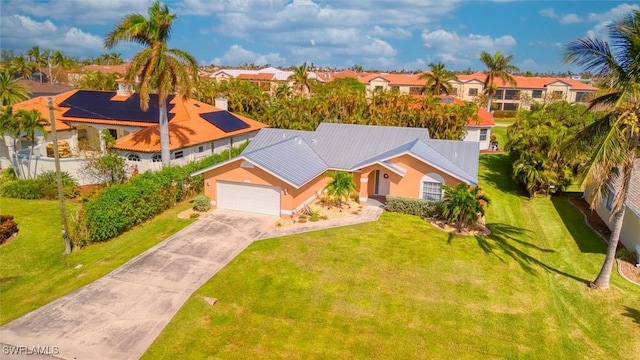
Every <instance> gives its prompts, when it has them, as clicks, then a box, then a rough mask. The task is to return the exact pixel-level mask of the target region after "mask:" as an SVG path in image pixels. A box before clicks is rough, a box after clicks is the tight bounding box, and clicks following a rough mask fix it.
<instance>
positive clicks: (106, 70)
mask: <svg viewBox="0 0 640 360" xmlns="http://www.w3.org/2000/svg"><path fill="white" fill-rule="evenodd" d="M127 66H129V64H128V63H124V64H120V65H85V66H83V67H82V70H84V71H85V72H94V71H95V72H100V73H103V74H124V73H126V72H127Z"/></svg>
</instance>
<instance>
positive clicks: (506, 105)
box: [502, 103, 518, 111]
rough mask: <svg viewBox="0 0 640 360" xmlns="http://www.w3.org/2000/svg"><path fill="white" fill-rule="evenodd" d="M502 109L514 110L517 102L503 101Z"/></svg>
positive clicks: (516, 108)
mask: <svg viewBox="0 0 640 360" xmlns="http://www.w3.org/2000/svg"><path fill="white" fill-rule="evenodd" d="M502 110H507V111H515V110H518V103H504V104H503V106H502Z"/></svg>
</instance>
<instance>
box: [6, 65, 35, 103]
mask: <svg viewBox="0 0 640 360" xmlns="http://www.w3.org/2000/svg"><path fill="white" fill-rule="evenodd" d="M30 94H31V91H30V90H29V88H28V87H27V85H25V84H22V83H19V82H18V81H17V80H16V79H14V78H13V74H12V73H11V71H10V70H8V69H5V70H3V71H1V72H0V105H2V106H9V105H13V104H15V103H19V102H21V101H24V100H27V99H29V95H30Z"/></svg>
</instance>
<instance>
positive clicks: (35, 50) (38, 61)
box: [27, 45, 47, 83]
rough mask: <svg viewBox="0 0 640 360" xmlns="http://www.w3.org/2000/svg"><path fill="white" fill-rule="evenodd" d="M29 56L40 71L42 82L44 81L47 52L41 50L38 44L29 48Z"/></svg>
mask: <svg viewBox="0 0 640 360" xmlns="http://www.w3.org/2000/svg"><path fill="white" fill-rule="evenodd" d="M27 56H28V57H29V60H30V61H31V62H32V63H33V64H34V65H35V67H36V68H37V69H38V72H39V73H40V82H41V83H42V65H45V64H46V63H47V54H46V53H45V52H41V51H40V47H39V46H38V45H34V46H33V47H32V48H31V49H29V50H27Z"/></svg>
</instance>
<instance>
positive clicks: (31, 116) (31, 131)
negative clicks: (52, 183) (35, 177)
mask: <svg viewBox="0 0 640 360" xmlns="http://www.w3.org/2000/svg"><path fill="white" fill-rule="evenodd" d="M15 117H16V119H17V120H18V121H19V122H20V127H21V128H22V132H23V133H24V134H25V137H26V138H27V140H29V141H31V147H30V149H29V159H28V162H27V174H28V175H27V176H31V158H32V157H33V149H34V147H35V145H36V142H37V139H36V132H39V133H41V134H43V135H45V136H46V132H45V130H44V127H45V126H46V125H48V124H49V122H48V121H47V119H45V118H43V117H42V114H41V113H40V111H38V110H36V109H33V110H24V109H22V110H18V112H17V113H16V115H15Z"/></svg>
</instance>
